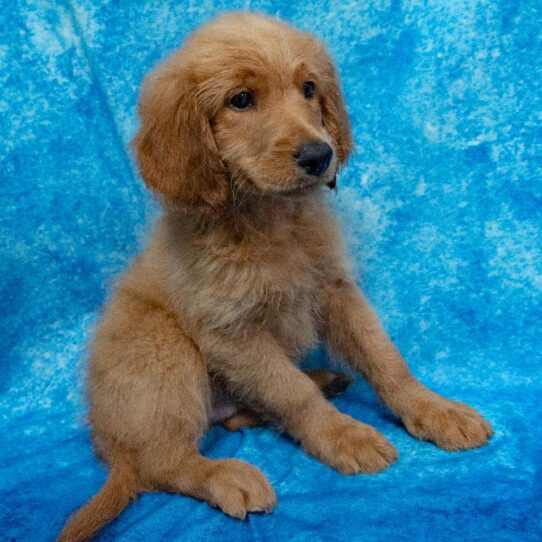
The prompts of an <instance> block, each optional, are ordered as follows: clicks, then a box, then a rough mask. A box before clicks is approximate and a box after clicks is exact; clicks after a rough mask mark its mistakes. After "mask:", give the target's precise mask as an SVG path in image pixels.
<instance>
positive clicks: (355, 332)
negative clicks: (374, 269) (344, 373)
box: [324, 279, 492, 450]
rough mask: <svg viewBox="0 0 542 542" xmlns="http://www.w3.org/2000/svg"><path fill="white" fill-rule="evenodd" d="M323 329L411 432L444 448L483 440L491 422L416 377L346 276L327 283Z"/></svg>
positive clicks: (331, 343) (471, 445)
mask: <svg viewBox="0 0 542 542" xmlns="http://www.w3.org/2000/svg"><path fill="white" fill-rule="evenodd" d="M324 334H325V336H326V341H327V343H328V346H329V347H330V349H331V350H332V351H333V352H335V353H336V354H338V355H339V356H340V357H343V358H344V359H346V361H348V362H349V363H350V364H351V365H352V366H353V367H354V368H355V369H357V370H358V371H360V372H362V373H363V374H364V375H365V377H366V378H367V380H369V382H370V383H371V385H372V386H373V388H374V389H375V391H376V393H377V394H378V395H379V397H380V399H381V400H382V401H383V402H384V403H385V404H386V405H387V406H388V407H389V408H390V409H391V410H392V411H393V412H394V413H395V414H397V415H398V416H399V417H400V418H401V420H402V421H403V423H404V424H405V427H406V428H407V430H408V431H409V432H410V433H411V434H412V435H414V436H415V437H418V438H419V439H422V440H430V441H432V442H434V443H435V444H437V445H438V446H440V447H441V448H444V449H446V450H460V449H467V448H476V447H479V446H483V445H484V444H486V442H487V440H488V438H489V437H490V436H491V434H492V430H491V427H490V425H489V424H488V423H487V422H486V421H485V420H484V419H483V418H482V417H481V416H480V415H479V414H478V413H477V412H476V411H475V410H474V409H472V408H471V407H469V406H468V405H466V404H464V403H459V402H455V401H450V400H448V399H445V398H444V397H441V396H440V395H437V394H436V393H433V392H432V391H430V390H429V389H427V388H426V387H425V386H423V385H422V384H421V383H420V382H418V381H417V380H416V379H415V378H414V376H413V375H412V373H411V372H410V370H409V369H408V366H407V365H406V363H405V361H404V360H403V358H402V357H401V355H400V354H399V352H398V350H397V349H396V348H395V346H394V345H393V343H392V342H391V341H390V339H389V338H388V337H387V335H386V333H385V332H384V330H383V329H382V327H381V325H380V323H379V321H378V319H377V317H376V315H375V314H374V312H373V310H372V309H371V307H370V306H369V304H368V303H367V301H366V300H365V298H364V297H363V296H362V295H361V293H360V292H359V290H358V289H357V288H356V287H355V286H354V285H353V284H352V283H351V282H349V281H347V280H342V279H337V280H336V281H335V283H334V284H333V285H332V286H331V287H330V290H329V293H328V298H327V305H326V314H325V320H324Z"/></svg>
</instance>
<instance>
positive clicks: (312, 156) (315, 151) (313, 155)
mask: <svg viewBox="0 0 542 542" xmlns="http://www.w3.org/2000/svg"><path fill="white" fill-rule="evenodd" d="M332 158H333V149H332V148H331V146H330V145H329V144H327V143H326V142H325V141H310V142H308V143H304V144H303V145H301V147H299V148H298V149H297V151H296V152H295V153H294V160H295V161H296V163H297V165H298V166H299V167H300V168H302V169H304V170H305V172H306V173H308V174H309V175H312V176H314V177H318V176H319V175H322V173H324V172H325V171H327V168H328V167H329V164H330V162H331V159H332Z"/></svg>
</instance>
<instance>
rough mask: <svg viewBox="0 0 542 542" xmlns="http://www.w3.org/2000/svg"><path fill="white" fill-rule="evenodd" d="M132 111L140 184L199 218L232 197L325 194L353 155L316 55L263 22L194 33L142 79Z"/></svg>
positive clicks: (328, 69)
mask: <svg viewBox="0 0 542 542" xmlns="http://www.w3.org/2000/svg"><path fill="white" fill-rule="evenodd" d="M139 111H140V115H141V118H142V124H141V128H140V130H139V132H138V134H137V135H136V137H135V139H134V144H135V147H136V152H137V158H138V162H139V166H140V169H141V173H142V175H143V178H144V180H145V182H146V183H147V184H148V185H149V186H150V187H151V188H152V189H153V190H155V191H157V192H158V193H160V194H162V195H164V196H166V197H168V198H169V199H174V200H177V201H180V202H181V203H183V204H185V205H192V206H199V207H201V208H202V209H206V210H209V209H212V210H216V209H219V208H220V207H221V206H223V205H224V204H225V202H227V201H228V199H230V200H231V199H232V195H233V193H234V192H238V191H245V192H251V193H258V194H262V193H264V194H282V195H285V196H289V197H295V196H296V195H300V194H305V193H307V192H309V191H312V190H315V189H316V188H317V187H318V186H321V185H323V184H328V185H332V184H333V183H334V178H335V174H336V171H337V169H338V167H339V166H340V165H341V164H342V163H344V162H345V160H346V159H347V157H348V154H349V152H350V150H351V146H352V141H351V135H350V128H349V122H348V117H347V114H346V111H345V108H344V103H343V99H342V95H341V92H340V88H339V85H338V81H337V78H336V74H335V70H334V67H333V64H332V62H331V60H330V58H329V56H328V55H327V53H326V52H325V50H324V48H323V46H322V45H321V44H320V43H319V42H318V41H317V40H315V39H314V38H313V37H311V36H309V35H307V34H304V33H302V32H299V31H297V30H295V29H293V28H291V27H290V26H288V25H286V24H285V23H282V22H279V21H277V20H275V19H271V18H269V17H265V16H261V15H253V14H247V13H236V14H230V15H227V16H225V17H222V18H220V19H218V20H216V21H214V22H212V23H210V24H209V25H207V26H204V27H203V28H202V29H200V30H199V31H198V32H196V33H195V34H194V35H193V36H192V37H191V38H190V39H189V40H188V42H187V43H186V44H185V46H184V47H183V48H182V49H181V50H180V51H179V52H178V53H176V54H175V55H174V56H173V57H172V58H170V59H169V60H168V61H167V62H165V63H164V64H162V65H161V66H160V67H159V68H157V69H156V70H155V71H154V72H153V73H151V74H150V75H149V76H148V77H147V79H146V83H145V86H144V90H143V93H142V97H141V101H140V110H139Z"/></svg>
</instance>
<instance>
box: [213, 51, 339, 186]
mask: <svg viewBox="0 0 542 542" xmlns="http://www.w3.org/2000/svg"><path fill="white" fill-rule="evenodd" d="M281 45H282V46H283V44H281ZM290 45H291V44H290ZM277 49H278V47H277ZM240 57H241V58H240V59H239V60H238V61H237V62H236V64H238V68H237V69H236V70H235V73H234V74H232V75H228V76H227V77H226V78H225V79H224V82H223V86H224V88H227V89H228V90H227V92H226V93H225V96H224V100H223V106H222V107H221V108H220V110H219V111H218V112H217V113H216V115H215V116H214V118H213V121H212V128H213V133H214V137H215V141H216V144H217V148H218V152H219V155H220V158H221V159H222V161H223V162H224V164H225V167H226V168H227V169H228V170H229V172H230V173H231V175H232V179H233V182H234V183H235V184H236V186H237V188H239V189H240V190H247V191H259V192H270V193H281V194H285V195H295V194H300V193H303V192H304V191H307V190H312V189H314V188H315V187H316V186H318V185H319V184H329V183H331V182H332V181H333V179H334V177H335V173H336V170H337V165H338V159H337V149H336V148H335V145H336V143H335V142H334V141H333V138H332V136H331V134H329V133H328V131H327V130H326V126H325V123H324V117H323V103H322V92H325V87H324V84H323V82H322V79H323V78H322V77H321V76H320V75H319V73H318V63H317V62H314V59H310V58H309V59H307V58H305V57H304V55H303V54H298V55H292V58H289V59H288V60H286V61H285V60H283V59H280V60H279V59H268V58H259V59H258V62H257V63H256V62H254V61H250V60H248V59H249V58H250V57H249V56H248V55H247V54H242V55H240ZM245 58H246V59H247V60H243V59H245ZM311 60H312V61H313V65H311V63H310V61H311Z"/></svg>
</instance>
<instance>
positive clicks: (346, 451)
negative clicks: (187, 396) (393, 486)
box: [206, 332, 397, 474]
mask: <svg viewBox="0 0 542 542" xmlns="http://www.w3.org/2000/svg"><path fill="white" fill-rule="evenodd" d="M213 343H214V348H213V352H212V353H209V354H208V355H207V356H206V357H207V359H209V363H210V367H211V369H212V370H213V371H215V372H217V373H219V374H220V375H221V376H222V377H223V378H225V379H226V380H227V382H228V383H229V385H230V387H231V388H232V390H233V391H234V392H235V393H236V394H237V395H238V396H239V397H241V398H244V399H245V400H246V401H247V402H249V403H252V404H254V405H257V406H259V407H260V408H261V409H263V410H265V411H266V412H267V413H269V414H270V415H271V416H273V417H274V418H275V419H276V420H277V421H278V422H279V424H280V425H282V426H283V427H284V428H285V429H286V430H287V431H288V432H289V433H290V434H291V435H292V436H293V437H294V438H296V439H298V440H299V441H300V442H301V444H302V446H303V448H304V449H305V450H306V451H307V452H308V453H309V454H311V455H313V456H314V457H316V458H318V459H320V460H321V461H322V462H324V463H326V464H327V465H329V466H331V467H333V468H334V469H336V470H338V471H339V472H342V473H344V474H355V473H359V472H377V471H379V470H382V469H384V468H385V467H387V466H388V464H390V463H391V462H393V461H395V459H396V458H397V453H396V451H395V449H394V448H393V447H392V446H391V445H390V444H389V443H388V442H387V441H386V439H385V438H384V437H383V436H382V435H381V434H380V433H379V432H378V431H376V429H374V428H372V427H370V426H368V425H365V424H362V423H360V422H358V421H356V420H354V419H353V418H351V417H349V416H347V415H345V414H342V413H340V412H339V411H338V410H337V409H336V408H335V407H334V406H333V405H332V404H331V403H329V402H328V401H326V399H325V398H324V396H323V395H322V392H321V391H320V389H319V388H318V387H317V385H316V384H315V383H314V382H313V381H312V380H311V379H310V378H309V377H308V376H307V375H305V374H304V373H303V372H302V371H300V370H299V369H297V368H296V367H295V366H294V365H293V364H292V363H291V362H290V360H289V359H288V357H287V356H286V354H285V353H284V351H283V350H282V349H281V348H280V347H279V345H278V344H277V343H276V341H275V340H274V339H273V338H272V337H270V336H269V335H267V334H266V333H263V332H258V333H256V334H254V335H253V336H252V337H250V338H249V339H239V340H238V341H236V342H233V341H231V342H230V341H229V340H221V341H220V346H216V345H217V341H213Z"/></svg>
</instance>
